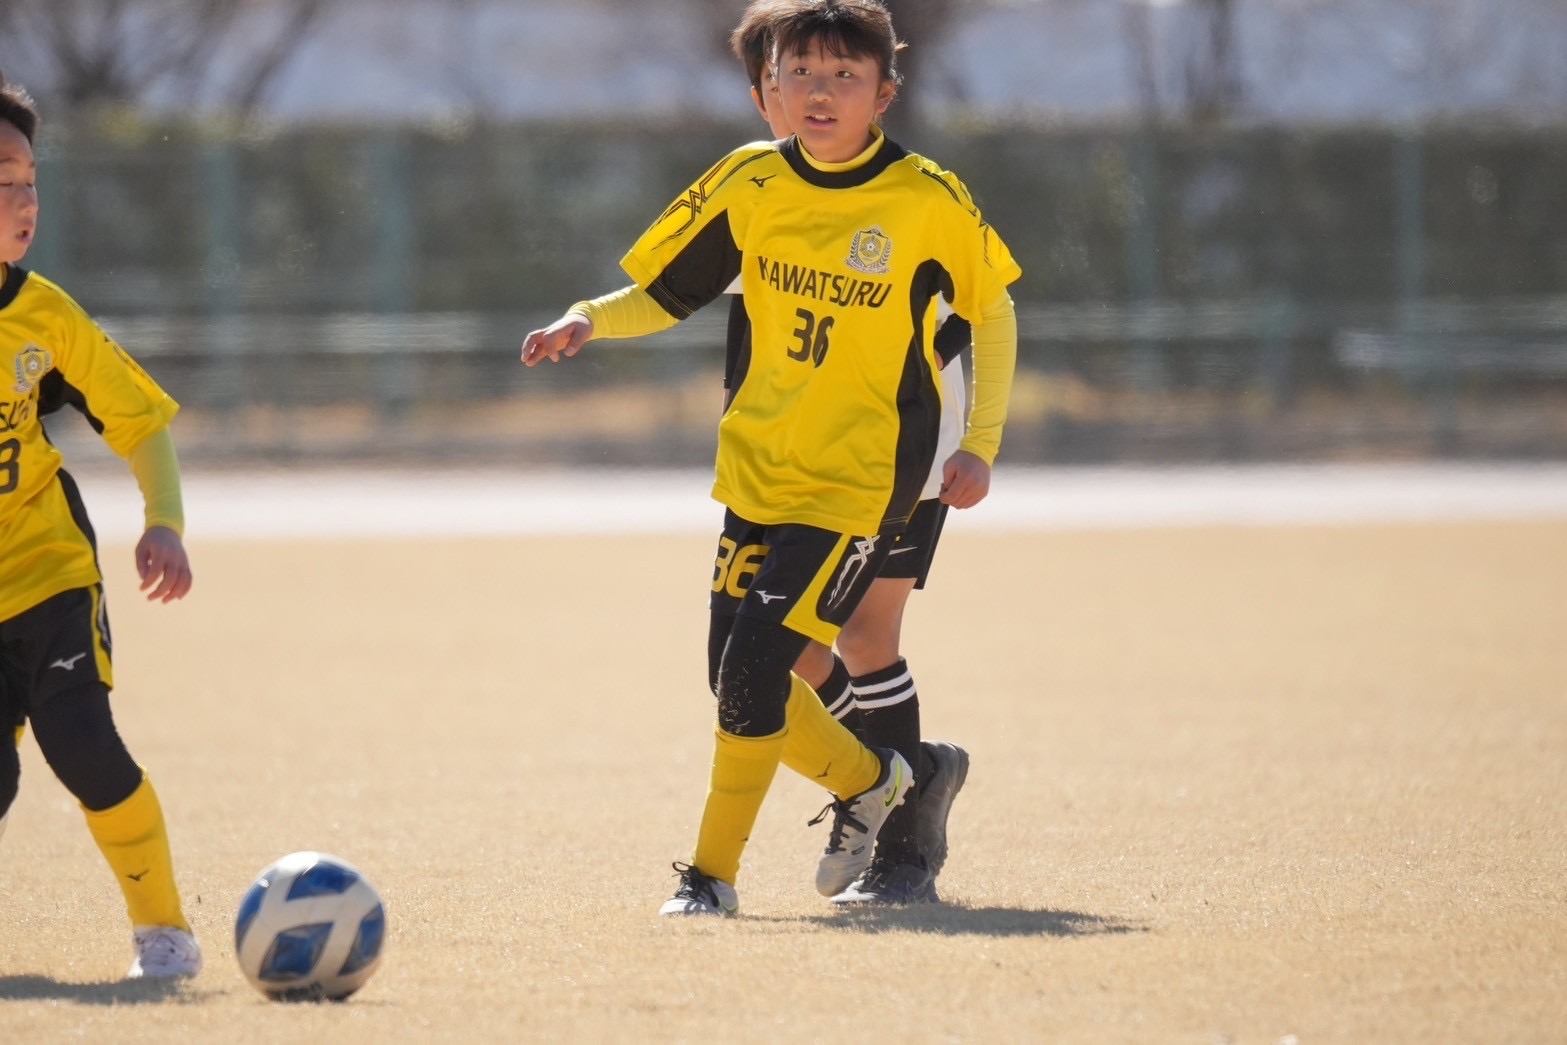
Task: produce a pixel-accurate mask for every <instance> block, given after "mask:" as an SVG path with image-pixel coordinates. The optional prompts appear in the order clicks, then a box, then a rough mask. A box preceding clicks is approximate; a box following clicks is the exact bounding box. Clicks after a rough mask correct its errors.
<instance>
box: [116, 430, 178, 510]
mask: <svg viewBox="0 0 1567 1045" xmlns="http://www.w3.org/2000/svg"><path fill="white" fill-rule="evenodd" d="M126 460H127V462H128V463H129V464H130V466H131V474H132V475H134V476H135V477H136V485H137V486H138V487H140V488H141V498H142V501H143V502H144V503H145V504H146V506H147V527H148V528H149V529H151V528H152V527H154V526H166V527H168V528H169V529H171V530H173V531H174V532H175V533H177V534H179V535H180V536H182V537H183V536H184V535H185V502H184V499H183V498H182V496H181V494H180V462H179V458H178V457H177V456H176V455H175V453H174V437H173V436H172V435H170V434H169V430H168V429H167V428H160V429H158V430H157V431H156V432H154V433H152V434H151V435H149V436H148V437H147V438H145V439H143V440H142V441H141V442H140V443H137V444H136V448H135V449H134V450H132V451H131V452H130V456H129V457H128V458H126Z"/></svg>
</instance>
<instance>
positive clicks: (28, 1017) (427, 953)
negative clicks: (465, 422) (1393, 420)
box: [0, 523, 1567, 1045]
mask: <svg viewBox="0 0 1567 1045" xmlns="http://www.w3.org/2000/svg"><path fill="white" fill-rule="evenodd" d="M196 552H197V555H198V559H197V569H198V588H197V591H196V593H195V595H193V597H192V598H191V599H190V600H189V601H188V603H187V604H184V605H180V606H175V607H147V606H144V605H141V604H140V603H139V601H138V600H136V599H135V597H134V593H133V591H132V589H131V587H130V585H129V583H128V577H129V576H130V567H129V562H128V559H129V556H128V553H127V551H126V550H125V549H124V548H110V549H106V555H105V562H106V564H107V566H108V568H109V571H110V585H111V586H110V599H111V608H112V610H113V612H114V615H115V616H114V624H115V634H116V639H117V645H118V651H117V671H118V673H119V678H120V690H119V692H118V693H117V698H116V699H117V703H116V707H117V709H118V715H119V717H120V722H121V727H122V730H123V732H124V733H125V735H126V736H127V738H128V740H129V742H130V744H131V748H132V750H133V751H134V752H135V753H136V754H137V756H138V757H139V758H140V759H141V760H142V762H143V763H144V764H145V765H146V766H147V767H148V768H149V769H150V770H151V771H152V773H153V774H154V779H155V780H156V781H157V783H158V786H159V789H160V792H161V793H162V796H163V799H164V804H165V807H166V809H167V811H168V814H169V818H170V823H171V829H172V832H173V836H174V842H175V855H176V859H177V861H178V864H179V869H180V876H181V880H182V882H183V883H184V887H185V892H186V894H187V899H188V901H189V904H190V909H191V912H192V917H193V920H194V922H195V924H196V927H197V929H198V932H199V933H200V935H201V936H202V939H203V940H204V943H205V946H206V950H207V958H208V968H207V970H206V971H205V972H204V973H203V974H202V976H201V977H200V978H198V979H197V980H196V981H194V983H192V984H190V985H187V986H184V987H180V988H178V989H175V990H173V991H172V992H169V993H168V994H167V995H164V994H162V993H161V992H159V991H157V990H156V989H154V988H148V987H139V986H131V985H125V984H120V983H116V982H115V980H116V978H117V977H118V976H119V975H120V974H121V973H122V972H123V971H124V966H125V965H126V964H127V962H128V959H129V949H128V932H127V927H126V926H125V924H124V922H123V917H124V916H123V911H122V909H121V907H120V904H119V900H118V896H117V894H116V893H115V892H114V889H113V886H112V884H111V883H110V881H109V880H108V876H107V874H106V873H105V870H104V868H103V866H102V864H101V862H100V861H99V859H98V857H97V855H96V853H95V851H94V850H93V849H92V847H91V843H90V842H89V840H88V837H87V834H86V831H85V829H84V828H83V826H82V824H81V820H80V817H79V816H78V814H77V813H76V811H75V809H74V807H73V804H72V802H71V801H70V799H69V797H68V796H67V795H66V793H65V792H64V790H63V789H62V788H61V787H60V785H59V784H58V783H57V782H56V781H55V780H54V779H53V778H52V776H51V775H50V774H49V772H48V769H47V767H46V766H45V765H44V764H43V762H42V761H41V759H40V758H39V756H38V753H37V749H36V747H35V746H34V745H33V743H32V741H31V739H29V740H27V741H26V742H25V744H24V748H25V750H24V775H23V787H22V795H21V797H20V799H19V800H18V803H17V807H16V809H15V811H14V814H13V817H12V823H11V826H10V830H9V831H8V833H7V834H6V836H5V838H4V840H3V842H0V1038H4V1040H6V1041H15V1042H29V1043H33V1042H53V1041H63V1040H78V1039H81V1040H89V1041H111V1040H112V1041H141V1040H155V1041H160V1042H171V1041H204V1042H205V1041H284V1040H290V1041H300V1040H323V1041H325V1040H333V1041H393V1040H395V1041H432V1040H440V1039H446V1040H450V1041H516V1040H536V1039H537V1040H573V1041H579V1040H580V1041H606V1040H611V1039H613V1040H632V1041H693V1040H712V1041H735V1040H746V1039H749V1040H751V1041H773V1040H778V1041H790V1042H793V1041H814V1040H823V1041H833V1042H838V1041H856V1042H859V1041H878V1042H885V1041H907V1042H929V1041H951V1040H974V1041H990V1040H1002V1041H1021V1040H1059V1041H1093V1042H1097V1041H1139V1042H1143V1041H1159V1042H1164V1041H1177V1042H1195V1043H1204V1045H1207V1043H1214V1042H1237V1043H1240V1042H1274V1041H1277V1040H1280V1039H1282V1038H1284V1037H1286V1036H1288V1035H1295V1036H1297V1037H1298V1039H1299V1040H1300V1041H1301V1042H1302V1043H1311V1042H1321V1041H1352V1042H1365V1041H1378V1042H1389V1041H1400V1042H1430V1041H1454V1042H1459V1041H1462V1042H1472V1041H1486V1042H1500V1041H1518V1042H1535V1041H1548V1040H1554V1041H1561V1040H1564V1028H1567V971H1564V970H1567V885H1564V878H1563V872H1564V870H1567V821H1564V817H1563V809H1564V808H1567V757H1564V756H1567V655H1564V654H1563V652H1562V645H1561V642H1562V635H1563V633H1564V624H1567V612H1564V607H1567V596H1564V594H1563V593H1564V592H1567V524H1563V523H1539V524H1525V523H1519V524H1495V525H1479V524H1476V525H1447V526H1437V525H1431V526H1418V527H1417V526H1409V527H1393V526H1388V527H1363V528H1324V529H1300V530H1282V529H1273V530H1265V529H1235V530H1212V531H1163V532H1152V531H1151V532H1120V533H1107V534H1048V535H1024V536H1012V537H1001V536H977V535H973V534H969V533H963V532H957V533H954V534H952V535H950V536H949V539H948V542H947V546H946V547H945V548H944V550H943V555H942V556H941V558H940V561H939V562H938V575H937V577H936V578H935V580H934V582H933V586H932V590H931V591H929V592H927V593H924V594H921V595H918V596H916V601H915V603H914V605H913V607H912V609H911V619H910V621H909V634H908V641H907V648H908V650H909V653H910V656H911V661H912V663H913V665H914V667H915V668H916V671H917V676H918V678H919V680H920V685H921V690H922V693H923V694H924V700H925V706H926V724H927V731H928V732H929V733H931V734H932V735H937V736H943V737H950V738H953V739H955V740H958V741H960V742H962V743H964V744H965V745H967V746H968V747H969V748H970V749H971V751H972V753H973V759H974V770H973V773H972V775H971V776H970V780H969V785H968V788H967V789H966V790H965V791H964V793H963V795H962V797H961V798H960V799H959V802H958V804H957V806H956V808H955V812H954V817H953V825H952V836H953V837H952V841H953V853H952V858H951V861H950V863H949V865H948V869H947V873H946V874H945V875H944V876H943V881H942V885H943V890H944V893H945V895H946V897H947V899H948V901H949V902H948V903H947V904H946V905H944V906H941V907H936V908H923V909H913V910H903V911H882V912H869V913H862V914H853V915H851V914H843V913H837V912H834V911H833V910H831V909H830V908H829V907H828V906H827V905H826V903H825V902H824V901H822V900H821V899H820V898H819V897H817V896H816V895H815V894H814V892H813V891H812V889H811V885H810V880H811V869H812V866H813V863H814V853H815V851H816V849H817V848H818V847H819V845H820V844H821V842H822V836H821V835H820V834H819V832H820V831H821V830H822V829H821V828H819V827H818V828H814V829H807V828H806V827H805V826H804V821H805V820H806V819H807V817H808V816H809V815H810V814H811V813H813V812H815V810H816V809H817V808H818V805H819V802H820V801H821V799H820V798H819V796H818V793H817V792H815V791H814V789H813V788H812V787H811V786H809V785H807V784H806V783H804V782H803V781H799V780H796V779H785V778H783V777H780V781H779V784H778V785H777V787H776V788H775V790H774V793H773V795H772V796H771V797H770V799H769V801H768V804H767V806H766V807H765V808H764V809H763V813H762V819H761V822H760V823H759V825H758V828H757V831H756V833H755V835H754V836H753V842H752V846H751V848H750V851H749V853H748V863H747V867H746V869H745V872H744V873H743V875H742V879H741V883H740V889H741V901H742V907H743V910H744V912H745V916H744V917H742V918H740V919H738V920H734V921H726V922H721V923H710V922H702V923H700V924H687V923H681V924H668V923H663V922H660V921H659V919H658V918H657V917H656V916H655V914H654V912H655V910H656V908H657V905H658V903H659V902H660V901H661V900H662V899H663V898H664V897H665V896H666V895H667V891H668V889H669V888H670V885H671V883H672V879H671V877H670V872H669V869H668V864H669V862H670V861H671V860H673V859H677V858H683V857H684V856H686V855H687V852H688V847H689V845H690V843H691V841H692V839H693V835H694V828H695V820H696V816H697V814H698V811H699V809H700V805H701V801H702V796H703V793H704V789H705V786H706V771H705V763H706V759H707V756H708V754H709V751H710V746H709V740H708V730H709V729H710V728H711V707H710V701H709V698H708V697H707V695H706V693H705V689H704V683H703V671H704V666H703V639H704V628H705V609H704V598H703V584H704V578H705V576H706V575H707V571H708V569H709V565H708V564H709V562H710V548H709V541H707V540H706V539H701V538H659V539H652V540H650V539H645V538H629V537H628V538H624V539H620V540H575V541H573V540H547V541H546V540H485V541H462V542H457V541H448V542H442V541H438V540H430V541H407V542H396V543H394V542H380V543H360V544H354V543H342V544H215V545H206V546H198V547H197V549H196ZM306 848H316V849H323V850H326V851H329V852H336V853H338V854H340V855H342V856H344V857H346V858H348V859H350V860H352V861H354V862H355V863H357V864H359V865H360V866H361V867H363V868H364V869H366V870H367V871H368V872H369V873H370V874H371V875H372V877H374V878H375V879H376V881H377V883H378V884H379V885H380V887H381V890H382V892H383V893H384V895H385V897H386V899H387V901H388V906H389V912H390V917H391V935H390V939H389V943H388V951H387V956H386V960H385V962H384V965H383V967H382V969H381V970H380V971H379V972H378V973H377V975H376V977H375V979H373V980H372V981H371V983H370V984H369V986H368V987H366V988H365V990H364V991H363V992H361V994H360V995H358V996H356V997H355V998H354V999H352V1000H351V1001H349V1002H348V1003H346V1004H343V1005H326V1006H283V1005H276V1004H271V1003H268V1002H265V1001H263V1000H262V999H261V997H260V996H259V995H257V994H256V993H254V992H253V991H252V990H251V989H250V988H249V987H248V986H247V985H246V984H245V983H244V981H243V980H242V979H241V977H240V975H239V973H238V971H237V969H236V968H235V967H234V965H233V957H232V938H231V919H232V915H233V908H234V904H235V903H236V901H237V900H238V898H239V896H240V894H241V893H242V891H243V890H244V888H245V886H246V885H247V884H248V882H249V880H250V878H251V877H252V875H253V874H254V873H255V872H256V871H257V870H259V869H260V868H261V867H262V866H263V865H265V864H266V863H268V862H270V861H271V860H272V859H274V858H275V857H277V856H279V855H281V854H283V853H285V852H289V851H292V850H295V849H306Z"/></svg>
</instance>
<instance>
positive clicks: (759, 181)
mask: <svg viewBox="0 0 1567 1045" xmlns="http://www.w3.org/2000/svg"><path fill="white" fill-rule="evenodd" d="M776 177H778V175H776V174H764V175H761V176H760V177H755V178H752V179H751V180H752V181H754V182H756V187H757V188H759V189H765V188H767V183H768V182H770V181H772V180H773V179H774V178H776Z"/></svg>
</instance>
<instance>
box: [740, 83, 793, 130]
mask: <svg viewBox="0 0 1567 1045" xmlns="http://www.w3.org/2000/svg"><path fill="white" fill-rule="evenodd" d="M751 101H753V102H755V103H756V111H757V112H759V113H761V114H762V119H764V120H766V121H767V127H768V129H769V130H771V131H772V132H773V137H774V138H775V139H783V138H787V137H789V135H791V134H793V133H794V129H793V128H792V127H790V126H789V121H788V120H786V119H785V118H784V111H783V104H782V103H781V102H779V100H778V71H777V70H776V69H774V68H773V67H772V66H771V65H764V66H763V67H762V85H761V86H760V87H753V88H751Z"/></svg>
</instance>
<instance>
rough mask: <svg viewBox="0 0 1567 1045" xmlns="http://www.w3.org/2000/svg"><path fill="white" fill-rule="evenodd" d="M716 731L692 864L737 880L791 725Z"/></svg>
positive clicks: (721, 877)
mask: <svg viewBox="0 0 1567 1045" xmlns="http://www.w3.org/2000/svg"><path fill="white" fill-rule="evenodd" d="M818 703H820V702H819V701H818ZM713 733H714V744H713V773H712V778H711V782H710V784H709V786H708V791H707V805H706V806H705V807H704V808H703V809H702V826H701V828H700V829H699V830H698V832H697V839H696V853H695V854H694V855H693V856H692V857H691V864H692V866H694V867H695V868H696V869H697V870H699V871H701V872H702V873H703V874H705V875H707V876H708V877H710V878H717V879H719V880H720V881H724V882H728V883H729V884H730V885H733V884H734V883H735V878H736V877H738V876H739V874H740V854H741V853H743V852H744V851H745V843H746V842H748V841H749V840H750V838H751V828H752V826H753V825H754V824H755V823H756V814H757V813H758V812H760V811H761V808H762V800H763V799H764V798H766V797H767V789H768V788H769V787H771V786H772V783H773V776H774V775H775V774H776V773H777V772H778V757H779V755H780V754H782V752H783V746H784V737H785V735H786V734H787V733H788V730H787V729H785V730H784V731H783V732H780V733H774V734H773V735H772V736H770V737H737V736H735V735H734V734H732V733H725V732H724V731H723V730H721V729H715V730H714V731H713Z"/></svg>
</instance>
